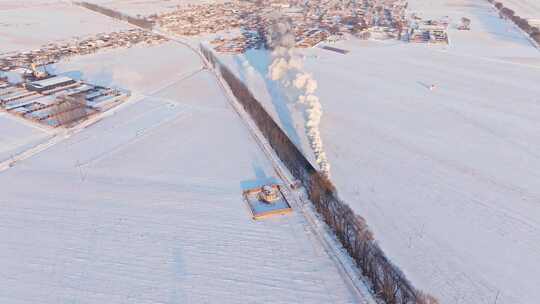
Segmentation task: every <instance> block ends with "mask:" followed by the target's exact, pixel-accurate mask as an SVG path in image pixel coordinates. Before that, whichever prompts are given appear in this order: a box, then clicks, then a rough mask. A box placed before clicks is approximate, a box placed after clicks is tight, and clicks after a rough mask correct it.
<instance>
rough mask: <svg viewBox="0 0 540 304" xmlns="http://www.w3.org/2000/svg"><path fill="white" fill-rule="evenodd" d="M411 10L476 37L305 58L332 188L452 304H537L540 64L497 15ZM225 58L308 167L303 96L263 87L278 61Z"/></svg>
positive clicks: (373, 45)
mask: <svg viewBox="0 0 540 304" xmlns="http://www.w3.org/2000/svg"><path fill="white" fill-rule="evenodd" d="M410 2H411V10H412V11H417V12H419V13H420V15H422V16H424V17H427V18H430V17H442V16H449V17H450V18H451V19H452V20H453V21H454V23H456V22H459V20H460V18H461V17H468V18H470V19H471V20H472V27H473V29H472V30H471V31H470V32H460V31H457V30H454V29H451V30H450V41H451V45H450V46H448V47H441V46H427V45H412V44H401V43H395V42H360V41H355V40H350V41H346V42H341V43H338V45H337V47H340V48H343V49H347V50H349V51H350V53H349V54H347V55H340V54H337V53H334V52H330V51H326V50H322V49H317V48H316V49H310V50H306V51H304V52H303V55H304V56H305V60H304V61H305V69H306V70H307V71H308V72H310V73H312V74H313V76H314V78H315V79H316V80H317V81H318V85H319V86H318V89H317V95H318V97H319V98H320V100H321V103H322V106H323V119H322V123H321V132H322V139H323V142H324V143H325V149H326V153H327V155H328V158H329V160H330V164H331V165H332V170H331V174H332V179H333V180H334V181H335V183H336V184H337V187H338V190H339V191H340V194H341V196H342V197H343V198H344V199H345V201H346V202H348V203H349V204H350V205H351V207H353V208H354V209H355V210H356V211H357V212H358V214H361V215H362V216H364V217H365V218H366V219H367V221H368V223H369V224H370V226H371V227H372V228H373V230H374V232H375V237H376V239H378V240H379V242H380V244H381V246H382V247H383V249H384V250H385V251H386V252H387V254H388V256H389V257H390V258H391V259H392V260H393V261H394V262H395V263H396V264H397V265H398V266H399V267H400V268H401V269H402V270H403V271H404V272H405V274H406V275H407V277H408V278H410V279H411V281H412V282H413V284H415V285H416V287H418V288H420V289H422V290H426V291H428V292H430V293H432V294H434V295H435V296H437V297H438V298H439V299H440V300H441V302H442V303H468V304H481V303H486V304H488V303H495V301H496V303H499V304H500V303H508V304H517V303H523V304H529V303H536V302H537V299H538V298H540V290H539V289H538V288H537V287H538V279H537V278H538V277H539V276H540V263H538V259H539V258H540V190H539V189H540V153H539V152H538V151H540V99H539V96H540V85H539V83H540V52H538V49H536V48H534V47H533V46H532V45H531V44H530V42H529V41H528V40H527V38H526V37H524V36H523V35H522V34H521V33H520V32H519V31H518V30H517V29H516V28H515V27H514V26H513V25H512V24H511V23H508V22H506V21H504V20H501V19H499V18H498V16H497V15H496V13H495V11H494V10H493V9H492V8H491V6H490V4H489V3H488V2H487V1H486V2H478V1H464V0H453V1H437V0H435V1H421V0H414V1H410ZM223 58H224V60H225V61H227V62H228V64H229V65H230V66H232V67H234V68H235V69H236V71H237V73H238V74H239V75H240V76H241V77H242V78H244V79H245V81H246V82H247V83H248V84H249V85H250V86H251V87H252V88H253V90H254V92H255V93H256V95H257V96H258V97H259V98H260V99H261V101H262V102H263V103H264V104H265V105H266V107H267V109H268V110H269V111H270V112H271V113H272V114H273V115H274V117H275V118H276V120H277V121H278V122H279V123H280V124H281V125H282V126H283V128H284V129H285V130H286V131H287V132H288V133H289V135H290V136H291V138H292V139H293V140H295V141H296V142H297V143H299V144H300V146H301V147H302V149H303V151H304V152H305V153H308V154H310V153H311V152H310V148H309V145H308V143H307V140H306V138H305V135H304V134H305V130H304V127H303V123H304V119H303V115H302V113H301V110H299V107H298V106H296V105H294V103H293V101H294V98H295V96H288V94H287V93H283V91H282V89H283V88H282V87H279V86H277V87H276V84H275V83H273V82H271V81H269V80H268V79H267V73H268V65H269V64H270V62H271V59H272V58H271V57H270V55H269V54H267V53H265V52H262V51H252V52H250V53H248V54H246V55H245V56H239V57H230V56H223ZM431 85H435V89H434V90H430V89H429V87H430V86H431ZM291 100H292V101H291ZM309 157H311V158H312V159H313V156H312V155H309Z"/></svg>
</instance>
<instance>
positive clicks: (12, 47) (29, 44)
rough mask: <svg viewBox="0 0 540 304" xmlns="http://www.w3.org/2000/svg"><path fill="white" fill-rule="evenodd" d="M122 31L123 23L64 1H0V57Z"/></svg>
mask: <svg viewBox="0 0 540 304" xmlns="http://www.w3.org/2000/svg"><path fill="white" fill-rule="evenodd" d="M126 28H129V26H128V25H127V24H125V23H122V22H119V21H116V20H114V19H111V18H107V17H105V16H102V15H99V14H97V13H94V12H91V11H89V10H86V9H84V8H81V7H78V6H74V5H71V4H69V3H68V2H65V1H62V2H61V1H52V0H46V1H37V0H31V1H26V0H25V1H17V2H16V3H15V2H14V1H13V2H12V1H0V54H2V53H8V52H14V51H27V50H33V49H36V48H39V47H40V46H42V45H44V44H47V43H51V42H55V41H65V40H66V39H70V38H73V37H77V36H78V37H84V36H88V35H92V34H97V33H101V32H112V31H115V30H120V29H126Z"/></svg>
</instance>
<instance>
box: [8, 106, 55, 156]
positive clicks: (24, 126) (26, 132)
mask: <svg viewBox="0 0 540 304" xmlns="http://www.w3.org/2000/svg"><path fill="white" fill-rule="evenodd" d="M0 130H2V131H1V132H0V163H1V162H3V161H6V160H9V159H11V158H13V157H14V156H15V155H17V154H19V153H21V152H23V151H25V150H28V149H30V148H32V147H34V146H36V145H38V144H40V143H42V142H44V141H46V140H47V139H49V138H50V137H51V136H52V134H51V133H50V132H47V130H42V129H39V127H38V126H34V125H33V124H32V123H30V122H24V121H23V119H22V118H21V119H17V118H14V117H13V116H12V115H10V114H8V113H5V112H0Z"/></svg>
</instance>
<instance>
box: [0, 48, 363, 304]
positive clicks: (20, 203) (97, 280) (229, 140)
mask: <svg viewBox="0 0 540 304" xmlns="http://www.w3.org/2000/svg"><path fill="white" fill-rule="evenodd" d="M171 53H174V54H177V56H169V57H167V60H162V61H159V60H154V61H151V60H146V58H150V57H153V56H156V58H158V57H160V56H159V55H160V54H169V55H170V54H171ZM108 56H111V57H114V58H116V59H115V60H113V59H112V58H109V57H108ZM163 57H165V56H163ZM109 59H110V60H109ZM201 67H202V65H201V62H200V61H199V59H198V57H197V56H195V55H194V54H193V53H191V54H190V53H189V52H187V51H186V50H185V48H184V47H180V46H178V45H174V44H165V45H161V46H155V47H152V48H142V47H141V48H131V49H128V50H124V51H113V52H106V53H105V52H104V53H98V54H93V55H89V56H85V57H80V58H76V59H74V60H72V61H70V62H68V63H62V64H60V65H58V66H56V67H55V70H56V71H58V72H62V71H65V72H68V73H69V72H71V73H73V71H80V73H81V74H80V75H81V78H85V79H88V80H99V79H102V80H103V79H105V81H107V83H108V84H114V85H119V86H123V87H129V88H131V89H132V90H133V91H134V92H135V93H136V94H134V96H133V97H132V100H131V101H128V104H127V105H126V106H122V107H121V108H120V109H119V110H118V111H116V112H115V113H114V115H110V116H108V117H106V118H105V119H103V120H102V121H100V122H98V123H97V124H95V125H93V126H91V127H90V128H87V129H85V130H83V131H81V132H79V133H77V134H75V135H73V136H71V137H69V138H68V139H66V140H64V141H62V142H60V143H58V144H56V145H54V146H52V147H50V148H49V149H47V150H46V151H43V152H41V153H39V154H37V155H35V156H33V157H32V158H29V159H27V160H25V161H22V162H19V163H17V164H16V166H14V167H12V168H10V169H8V170H6V171H4V172H2V173H0V184H2V194H1V196H0V203H1V204H2V206H3V207H2V209H3V211H2V212H1V213H0V239H2V245H1V246H2V250H0V268H2V269H3V271H2V275H1V276H0V284H1V285H2V286H3V288H2V289H1V290H0V302H6V303H30V302H33V303H36V302H40V303H58V302H62V303H69V302H77V303H105V302H106V303H202V302H212V301H214V300H215V299H219V301H220V302H222V303H253V302H272V303H292V302H305V301H307V302H310V303H354V302H356V300H357V299H356V298H355V295H354V294H353V293H352V292H351V290H350V289H349V287H348V286H347V285H346V284H345V282H344V281H343V279H342V277H341V275H340V273H339V272H338V270H337V268H336V266H335V264H334V262H333V261H332V260H331V259H330V258H329V257H328V255H327V253H326V252H325V251H324V250H323V248H322V247H320V246H319V245H317V241H315V240H314V238H313V236H312V235H310V233H309V232H308V229H307V228H306V225H307V224H306V222H305V220H304V219H303V217H301V216H300V215H299V214H296V213H293V214H291V215H288V216H283V217H277V218H272V219H269V220H267V221H253V220H252V219H251V216H250V213H249V210H248V209H247V206H246V205H245V203H244V202H243V201H242V197H241V192H242V190H244V189H246V188H249V187H254V186H259V185H261V184H264V183H267V182H276V181H277V178H276V176H275V173H274V172H273V168H272V166H271V164H270V163H269V161H268V160H267V159H266V157H265V156H264V154H263V153H262V152H261V151H260V150H259V148H258V147H257V145H256V144H255V142H254V141H253V140H252V139H251V137H250V135H249V133H248V131H247V130H246V129H245V127H244V126H243V125H242V123H241V122H240V120H239V119H238V117H237V116H236V114H235V113H234V112H233V111H232V109H231V108H230V106H229V105H228V103H227V102H226V100H225V97H224V96H223V93H222V92H221V90H220V89H219V87H218V85H217V83H216V80H215V79H214V76H213V75H212V74H210V73H209V72H208V71H206V70H201ZM102 69H104V70H108V71H110V72H111V73H112V74H111V75H110V76H107V77H102V74H101V72H100V71H101V70H102ZM158 70H159V71H162V73H160V74H159V75H160V77H156V76H157V74H158V73H157V71H158ZM134 75H138V76H134ZM139 76H140V77H139Z"/></svg>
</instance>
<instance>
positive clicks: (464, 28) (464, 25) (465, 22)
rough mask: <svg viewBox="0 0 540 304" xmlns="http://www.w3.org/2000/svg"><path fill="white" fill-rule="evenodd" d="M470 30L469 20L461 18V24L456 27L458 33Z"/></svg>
mask: <svg viewBox="0 0 540 304" xmlns="http://www.w3.org/2000/svg"><path fill="white" fill-rule="evenodd" d="M470 29H471V19H469V18H466V17H463V18H461V24H460V25H459V26H458V30H460V31H469V30H470Z"/></svg>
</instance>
